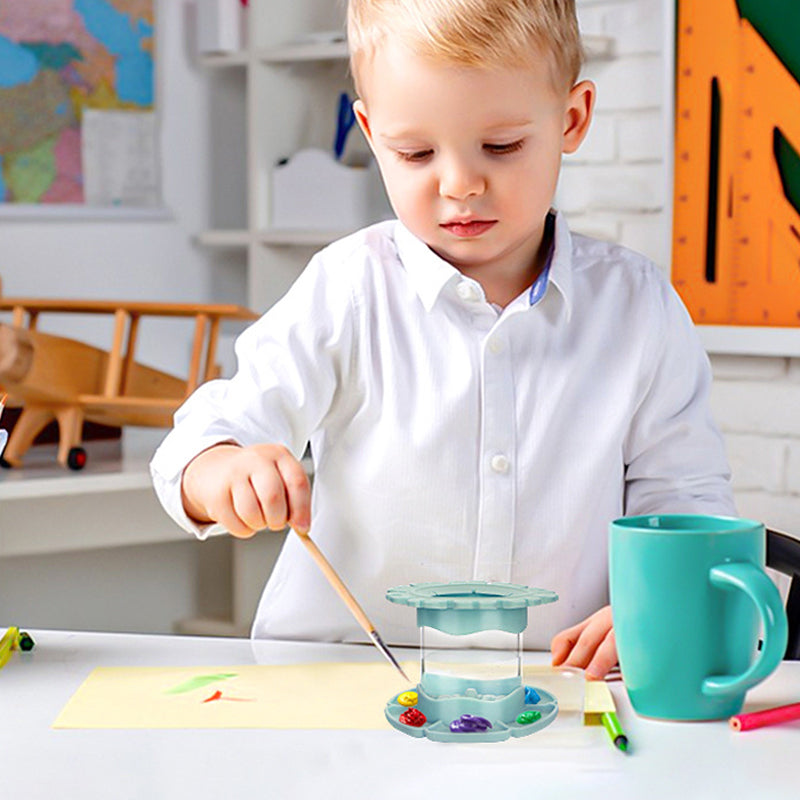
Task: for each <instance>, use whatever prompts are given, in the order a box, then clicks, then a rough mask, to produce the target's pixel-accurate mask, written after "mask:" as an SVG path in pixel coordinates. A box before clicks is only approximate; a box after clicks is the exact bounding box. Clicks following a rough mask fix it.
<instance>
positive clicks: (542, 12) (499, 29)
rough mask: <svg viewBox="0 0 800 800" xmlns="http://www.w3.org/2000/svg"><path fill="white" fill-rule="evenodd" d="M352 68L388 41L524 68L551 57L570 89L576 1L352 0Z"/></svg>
mask: <svg viewBox="0 0 800 800" xmlns="http://www.w3.org/2000/svg"><path fill="white" fill-rule="evenodd" d="M347 38H348V43H349V47H350V68H351V70H352V73H353V77H354V78H355V80H356V86H357V87H358V78H359V70H360V68H361V67H362V66H363V63H364V61H365V60H367V59H369V58H370V57H371V56H372V55H373V54H374V53H375V52H376V50H377V49H378V48H379V47H380V46H381V43H382V42H383V41H384V40H385V39H389V38H393V39H395V40H397V41H399V42H400V43H401V44H403V45H405V46H406V47H407V48H408V49H410V50H411V52H413V53H415V54H417V55H419V56H422V57H425V58H430V59H432V60H435V61H440V62H444V63H448V64H454V65H458V66H466V67H490V68H491V67H509V66H512V67H528V66H532V65H533V64H535V63H536V62H537V61H539V60H540V59H541V58H542V57H543V56H544V57H545V58H547V59H548V61H549V66H550V70H551V76H552V79H553V83H554V85H555V86H557V87H559V88H561V87H564V86H566V88H570V87H571V86H572V85H573V84H574V83H575V82H576V81H577V79H578V74H579V73H580V70H581V65H582V63H583V49H582V47H581V41H580V34H579V32H578V22H577V18H576V15H575V0H349V2H348V8H347Z"/></svg>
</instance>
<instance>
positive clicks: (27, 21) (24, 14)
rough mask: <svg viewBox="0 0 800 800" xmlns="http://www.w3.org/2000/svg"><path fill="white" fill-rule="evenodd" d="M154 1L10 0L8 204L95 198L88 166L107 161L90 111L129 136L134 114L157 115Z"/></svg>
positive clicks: (4, 108)
mask: <svg viewBox="0 0 800 800" xmlns="http://www.w3.org/2000/svg"><path fill="white" fill-rule="evenodd" d="M153 3H154V0H0V203H5V204H9V203H28V204H29V203H38V204H47V203H49V204H57V203H62V204H67V203H68V204H82V203H86V202H89V201H91V198H87V191H86V180H85V178H86V174H85V173H86V171H87V170H88V169H89V168H90V163H89V162H90V161H94V162H96V163H97V164H100V165H102V163H103V161H102V159H98V158H97V150H98V148H97V146H96V145H93V148H92V150H90V151H89V152H88V153H87V149H86V144H87V142H85V141H84V136H85V134H86V131H85V130H84V129H85V128H87V126H86V123H87V122H88V120H89V119H90V115H96V116H99V117H100V119H101V121H102V120H106V119H107V118H111V117H113V118H114V119H115V120H116V124H117V126H118V127H117V130H119V125H120V124H124V125H126V126H127V129H126V130H125V134H126V136H123V137H122V138H123V139H124V138H126V137H127V139H128V140H130V139H131V133H130V126H129V124H128V123H130V122H131V121H133V120H137V121H138V123H141V122H142V121H147V122H148V123H149V121H150V119H151V118H152V116H153V113H152V111H153V104H154V38H153V34H154V25H155V21H154V10H153ZM96 112H104V113H103V114H102V115H97V114H96ZM106 112H113V113H112V114H108V113H106ZM120 112H128V113H127V114H121V113H120ZM133 112H145V113H133ZM120 119H121V120H122V123H120ZM87 130H88V128H87ZM93 130H100V131H106V136H107V137H108V136H109V133H110V131H112V130H114V129H113V128H108V126H107V125H105V126H100V127H99V128H98V127H97V126H95V127H94V128H93ZM136 130H138V135H139V136H140V137H141V131H142V128H141V125H140V126H139V128H138V129H136ZM148 130H149V128H148ZM112 144H113V143H112ZM115 146H116V147H119V143H117V144H116V145H115ZM101 149H102V148H101ZM105 158H106V162H108V160H109V154H108V153H105ZM139 168H140V169H139V172H140V173H141V172H142V170H141V164H139ZM145 171H146V170H145ZM101 177H102V176H101ZM138 177H139V179H140V180H141V174H140V175H139V176H138ZM147 177H148V179H150V178H151V177H152V176H147ZM109 202H111V201H110V200H109Z"/></svg>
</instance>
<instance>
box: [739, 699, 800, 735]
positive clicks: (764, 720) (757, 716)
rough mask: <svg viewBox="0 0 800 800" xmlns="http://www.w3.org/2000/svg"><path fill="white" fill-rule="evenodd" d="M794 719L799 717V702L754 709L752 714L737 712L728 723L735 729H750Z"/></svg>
mask: <svg viewBox="0 0 800 800" xmlns="http://www.w3.org/2000/svg"><path fill="white" fill-rule="evenodd" d="M796 719H800V703H790V704H789V705H788V706H778V707H777V708H768V709H766V710H765V711H754V712H753V713H752V714H737V715H736V716H735V717H731V718H730V725H731V728H733V729H734V730H735V731H752V730H755V729H756V728H763V727H765V726H767V725H779V724H780V723H781V722H792V721H793V720H796Z"/></svg>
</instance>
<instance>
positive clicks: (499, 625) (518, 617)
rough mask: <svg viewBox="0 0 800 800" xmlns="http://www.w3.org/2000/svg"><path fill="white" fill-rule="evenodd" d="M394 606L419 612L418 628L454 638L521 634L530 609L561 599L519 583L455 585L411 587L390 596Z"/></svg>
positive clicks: (478, 582) (551, 593)
mask: <svg viewBox="0 0 800 800" xmlns="http://www.w3.org/2000/svg"><path fill="white" fill-rule="evenodd" d="M386 599H387V600H389V601H390V602H392V603H399V604H400V605H406V606H412V607H414V608H416V609H417V626H418V627H423V626H425V627H430V628H436V629H437V630H440V631H443V632H444V633H450V634H454V635H464V634H468V633H475V632H477V631H486V630H501V631H507V632H509V633H521V632H522V631H523V630H525V627H526V625H527V622H528V613H527V608H528V606H539V605H544V604H546V603H554V602H555V601H556V600H558V595H557V594H556V593H555V592H553V591H550V590H549V589H536V588H533V587H531V586H522V585H520V584H516V583H490V582H488V581H451V582H445V583H410V584H407V585H405V586H395V587H394V588H392V589H389V590H388V591H387V592H386Z"/></svg>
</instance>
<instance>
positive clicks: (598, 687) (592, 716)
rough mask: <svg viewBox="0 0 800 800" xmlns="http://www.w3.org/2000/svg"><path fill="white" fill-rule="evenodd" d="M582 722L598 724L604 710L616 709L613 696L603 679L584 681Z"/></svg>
mask: <svg viewBox="0 0 800 800" xmlns="http://www.w3.org/2000/svg"><path fill="white" fill-rule="evenodd" d="M585 697H586V699H585V702H584V707H583V724H584V725H599V724H600V722H601V720H600V717H601V716H602V715H603V714H604V713H605V712H606V711H616V709H617V707H616V706H615V705H614V696H613V695H612V694H611V690H610V689H609V688H608V684H607V683H606V682H605V681H586V695H585Z"/></svg>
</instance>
